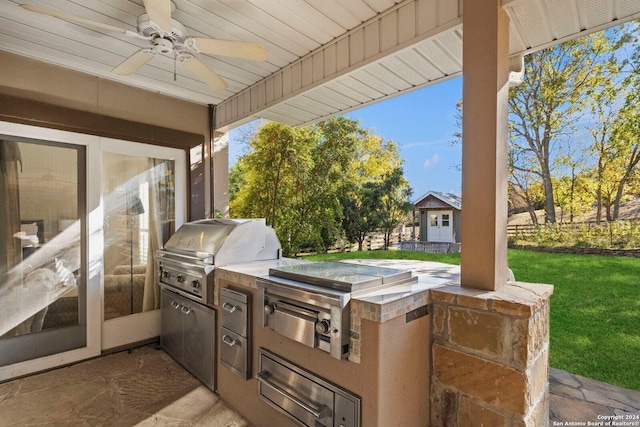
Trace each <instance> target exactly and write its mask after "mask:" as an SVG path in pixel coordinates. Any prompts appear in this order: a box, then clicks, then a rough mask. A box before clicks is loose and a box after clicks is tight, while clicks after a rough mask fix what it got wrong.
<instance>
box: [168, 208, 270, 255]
mask: <svg viewBox="0 0 640 427" xmlns="http://www.w3.org/2000/svg"><path fill="white" fill-rule="evenodd" d="M161 252H164V253H173V254H178V255H185V256H189V257H195V258H198V259H200V260H201V261H202V262H204V263H207V264H215V265H228V264H236V263H241V262H251V261H258V260H267V259H278V258H279V257H280V241H279V240H278V237H277V236H276V234H275V232H274V231H273V229H272V228H271V227H268V226H267V225H266V221H265V220H264V219H263V218H259V219H227V218H216V219H202V220H198V221H193V222H187V223H185V224H183V225H182V227H180V228H179V229H178V230H177V231H176V232H175V233H174V234H173V236H171V238H170V239H169V240H168V241H167V243H166V244H165V246H164V249H163V250H161Z"/></svg>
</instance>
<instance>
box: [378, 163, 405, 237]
mask: <svg viewBox="0 0 640 427" xmlns="http://www.w3.org/2000/svg"><path fill="white" fill-rule="evenodd" d="M411 193H412V191H411V187H410V186H409V183H408V182H407V180H406V179H405V177H404V174H403V173H402V168H396V169H394V170H393V171H391V173H389V174H388V175H385V177H384V179H383V181H382V183H380V194H381V197H380V205H379V214H380V229H381V230H382V231H383V232H384V248H385V249H388V248H389V239H390V236H391V233H392V232H393V230H394V229H395V228H396V227H397V226H398V225H399V224H400V223H401V222H402V220H403V219H404V218H405V217H406V216H407V214H408V213H409V212H411V211H412V209H413V203H411V200H410V198H411Z"/></svg>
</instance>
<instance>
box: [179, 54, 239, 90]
mask: <svg viewBox="0 0 640 427" xmlns="http://www.w3.org/2000/svg"><path fill="white" fill-rule="evenodd" d="M182 64H183V65H184V66H185V67H186V68H187V70H189V71H191V72H192V73H193V74H194V75H195V76H196V77H198V78H199V79H200V80H202V81H203V82H205V83H206V84H207V85H209V86H211V87H212V88H214V89H215V90H225V89H226V88H227V86H228V85H227V82H225V81H224V80H222V78H221V77H220V76H219V75H218V74H217V73H216V72H215V71H213V70H212V69H211V68H209V67H207V66H206V65H205V64H204V63H203V62H202V61H200V60H199V59H198V58H196V57H195V56H192V57H191V58H186V59H184V61H182Z"/></svg>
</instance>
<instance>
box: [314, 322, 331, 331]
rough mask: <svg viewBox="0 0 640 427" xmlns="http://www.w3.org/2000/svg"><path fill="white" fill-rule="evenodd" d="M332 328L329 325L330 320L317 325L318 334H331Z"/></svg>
mask: <svg viewBox="0 0 640 427" xmlns="http://www.w3.org/2000/svg"><path fill="white" fill-rule="evenodd" d="M330 327H331V325H330V324H329V321H328V320H326V319H325V320H321V321H319V322H318V323H316V332H318V333H319V334H326V333H328V332H329V328H330Z"/></svg>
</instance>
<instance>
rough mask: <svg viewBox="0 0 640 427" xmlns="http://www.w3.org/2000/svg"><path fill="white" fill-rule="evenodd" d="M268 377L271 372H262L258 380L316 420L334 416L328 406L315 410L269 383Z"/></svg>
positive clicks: (321, 406) (257, 376)
mask: <svg viewBox="0 0 640 427" xmlns="http://www.w3.org/2000/svg"><path fill="white" fill-rule="evenodd" d="M268 377H269V372H268V371H262V372H260V373H259V374H258V375H256V379H257V380H258V381H259V382H260V383H262V384H264V385H265V386H267V387H269V388H271V389H272V390H273V391H275V392H276V393H278V394H279V395H280V396H282V397H284V398H285V399H287V400H290V401H292V402H293V403H295V404H296V405H298V406H299V407H300V408H301V409H303V410H305V411H306V412H308V413H310V414H311V415H313V416H314V417H315V418H317V419H322V418H326V417H330V416H331V415H332V412H331V408H329V407H328V406H327V405H320V406H319V407H318V408H314V407H313V406H311V405H309V404H308V403H306V402H303V401H302V400H300V399H298V398H297V397H295V396H293V395H292V394H290V393H289V392H287V391H286V390H285V389H283V388H282V387H280V386H279V385H276V384H274V383H272V382H271V381H269V379H268Z"/></svg>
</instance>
